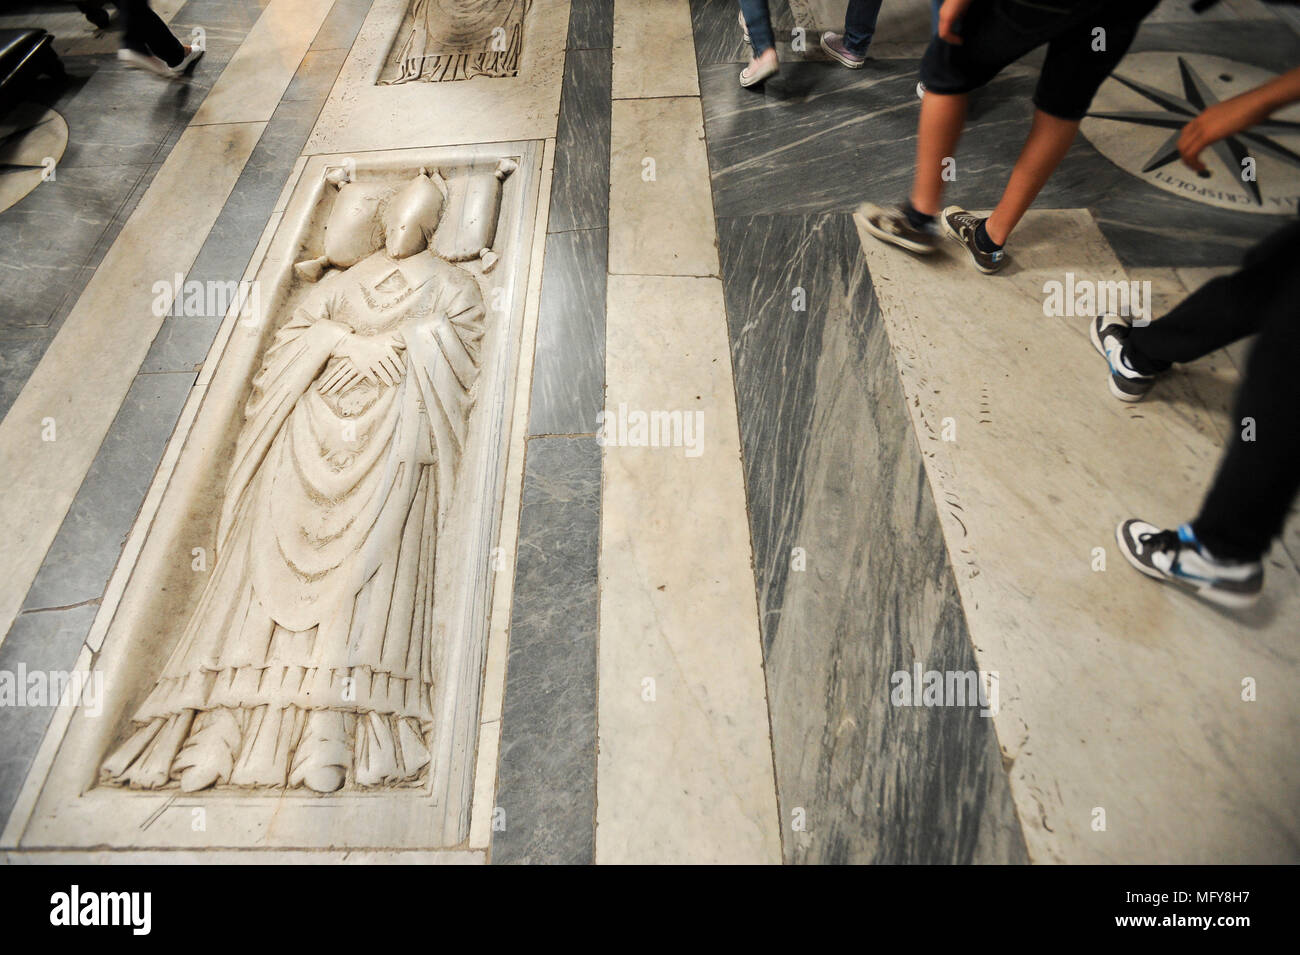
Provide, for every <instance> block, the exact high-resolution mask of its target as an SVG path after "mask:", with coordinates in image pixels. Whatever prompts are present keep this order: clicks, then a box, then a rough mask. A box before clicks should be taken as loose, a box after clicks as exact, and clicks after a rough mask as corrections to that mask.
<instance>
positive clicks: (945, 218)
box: [939, 214, 1002, 275]
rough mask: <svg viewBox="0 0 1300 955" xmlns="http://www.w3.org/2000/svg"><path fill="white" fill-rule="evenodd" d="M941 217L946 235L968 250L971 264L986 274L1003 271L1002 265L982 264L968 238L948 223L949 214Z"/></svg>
mask: <svg viewBox="0 0 1300 955" xmlns="http://www.w3.org/2000/svg"><path fill="white" fill-rule="evenodd" d="M939 218H940V219H942V220H943V232H944V235H946V236H947V237H948V238H950V239H952V241H954V242H956V243H957V244H958V245H960V246H961V247H962V248H963V249H965V250H966V252H967V253H968V254H969V256H970V264H971V265H973V266H975V268H976V269H977V270H978V271H980V272H983V273H984V274H985V275H993V274H995V273H997V272H1001V271H1002V266H998V267H997V268H995V269H991V268H989V267H988V266H985V265H980V262H979V259H977V258H975V253H974V252H972V251H971V248H970V246H968V245H967V244H966V240H965V239H963V238H962V237H961V236H960V235H959V234H958V233H957V231H956V230H955V229H953V227H952V226H950V225H949V224H948V216H947V215H946V214H945V215H940V216H939Z"/></svg>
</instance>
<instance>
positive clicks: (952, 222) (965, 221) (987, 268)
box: [939, 206, 1007, 275]
mask: <svg viewBox="0 0 1300 955" xmlns="http://www.w3.org/2000/svg"><path fill="white" fill-rule="evenodd" d="M939 218H940V219H942V220H943V231H944V232H946V233H948V238H950V239H952V240H954V241H955V242H960V243H961V244H962V245H964V246H966V249H967V250H968V251H969V252H970V257H971V261H972V262H974V263H975V268H977V269H979V270H980V271H981V272H983V273H984V274H985V275H992V274H993V273H994V272H997V271H998V270H1000V269H1001V268H1002V267H1003V266H1004V265H1006V264H1007V254H1006V252H1004V251H1003V250H1002V249H998V250H997V251H996V252H985V251H983V250H982V249H981V248H980V247H979V246H978V245H976V244H975V230H976V229H978V228H979V225H980V223H981V222H983V221H984V220H983V219H981V218H980V217H979V216H974V215H971V214H970V213H969V212H967V211H966V210H965V209H963V208H962V207H961V206H949V207H948V208H947V209H944V210H943V214H942V215H940V216H939Z"/></svg>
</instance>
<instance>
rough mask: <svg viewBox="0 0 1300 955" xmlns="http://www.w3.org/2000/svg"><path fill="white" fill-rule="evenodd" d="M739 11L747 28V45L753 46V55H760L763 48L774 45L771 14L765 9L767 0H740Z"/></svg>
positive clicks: (768, 48) (774, 38)
mask: <svg viewBox="0 0 1300 955" xmlns="http://www.w3.org/2000/svg"><path fill="white" fill-rule="evenodd" d="M740 12H741V13H742V14H744V17H745V27H746V29H748V30H749V45H750V46H752V47H753V48H754V56H756V57H757V56H761V55H762V54H763V51H764V50H770V49H771V48H772V47H774V46H776V37H775V36H774V35H773V34H772V15H771V14H770V13H769V12H768V10H767V0H740Z"/></svg>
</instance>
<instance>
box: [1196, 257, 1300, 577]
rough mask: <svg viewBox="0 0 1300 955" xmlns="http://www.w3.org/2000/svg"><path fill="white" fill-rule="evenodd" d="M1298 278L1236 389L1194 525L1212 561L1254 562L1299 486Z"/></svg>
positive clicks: (1274, 310)
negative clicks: (1221, 449) (1223, 442)
mask: <svg viewBox="0 0 1300 955" xmlns="http://www.w3.org/2000/svg"><path fill="white" fill-rule="evenodd" d="M1297 296H1300V275H1297V274H1296V273H1295V272H1292V273H1291V275H1290V277H1289V280H1288V281H1287V282H1285V283H1284V284H1283V285H1281V286H1279V289H1278V291H1277V293H1276V294H1275V295H1274V296H1273V300H1272V301H1271V302H1269V304H1268V306H1267V315H1266V317H1265V319H1264V322H1263V327H1262V328H1261V329H1260V335H1259V340H1258V341H1256V342H1255V345H1254V347H1253V348H1252V350H1251V353H1250V358H1249V360H1248V361H1247V363H1246V374H1245V377H1244V378H1243V379H1242V382H1241V387H1240V389H1239V390H1238V392H1237V401H1236V407H1235V409H1234V411H1233V419H1232V422H1231V425H1232V429H1231V431H1230V432H1229V438H1228V447H1227V450H1226V452H1225V453H1224V456H1223V459H1222V461H1221V462H1220V464H1219V471H1218V474H1217V476H1216V477H1215V479H1214V483H1213V484H1212V485H1211V486H1210V490H1209V492H1208V493H1207V494H1206V495H1205V500H1204V502H1203V503H1202V505H1201V512H1200V514H1199V515H1198V516H1197V518H1196V520H1194V521H1193V522H1192V530H1193V532H1194V533H1195V535H1196V539H1197V540H1198V541H1199V542H1200V543H1201V545H1202V546H1203V547H1204V548H1205V549H1206V550H1208V551H1209V552H1210V554H1211V555H1213V556H1214V557H1217V558H1220V559H1222V560H1236V561H1254V560H1259V559H1260V558H1262V557H1263V555H1264V554H1266V553H1267V552H1268V549H1269V547H1270V546H1271V544H1272V541H1273V538H1274V537H1276V536H1277V535H1278V534H1279V533H1280V532H1281V530H1282V525H1283V523H1284V522H1285V521H1286V517H1287V513H1288V511H1289V510H1290V508H1291V503H1292V502H1293V501H1294V500H1295V496H1296V490H1297V488H1300V436H1298V435H1297V431H1296V426H1295V414H1296V409H1297V408H1300V374H1297V368H1300V321H1297V320H1296V310H1295V309H1296V307H1295V303H1296V301H1297Z"/></svg>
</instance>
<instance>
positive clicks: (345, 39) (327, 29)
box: [311, 0, 374, 82]
mask: <svg viewBox="0 0 1300 955" xmlns="http://www.w3.org/2000/svg"><path fill="white" fill-rule="evenodd" d="M373 3H374V0H334V6H332V7H331V8H330V12H329V13H328V14H326V16H325V22H324V23H322V24H321V26H320V29H319V30H317V31H316V37H315V39H313V40H312V43H311V50H313V51H317V50H342V51H344V52H347V51H348V50H350V49H352V42H353V41H354V40H355V39H356V38H357V33H358V32H359V31H360V29H361V23H362V21H364V20H365V18H366V14H368V13H369V12H370V7H371V6H372V5H373ZM331 82H333V81H332V80H331Z"/></svg>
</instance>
